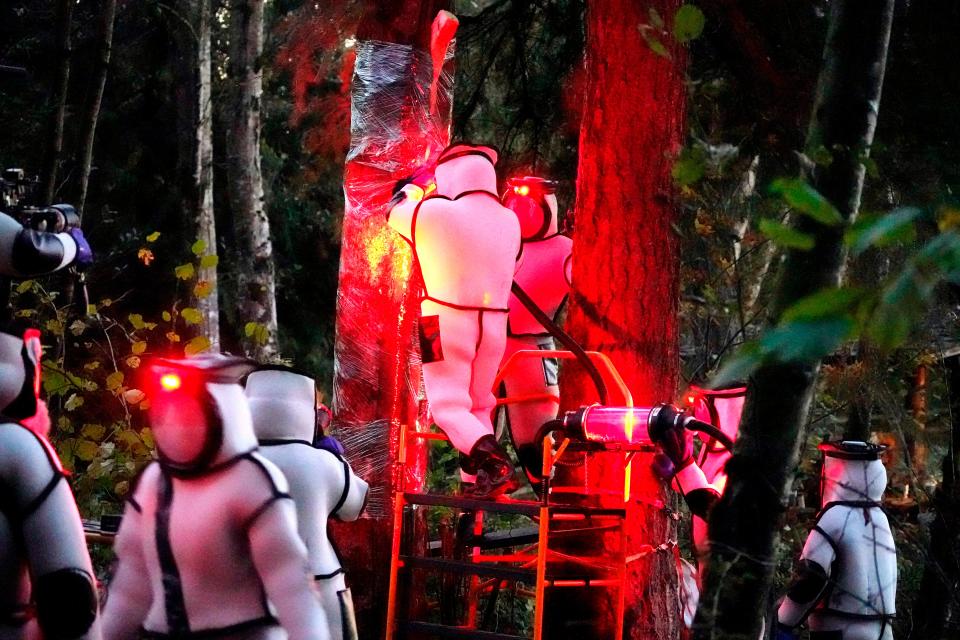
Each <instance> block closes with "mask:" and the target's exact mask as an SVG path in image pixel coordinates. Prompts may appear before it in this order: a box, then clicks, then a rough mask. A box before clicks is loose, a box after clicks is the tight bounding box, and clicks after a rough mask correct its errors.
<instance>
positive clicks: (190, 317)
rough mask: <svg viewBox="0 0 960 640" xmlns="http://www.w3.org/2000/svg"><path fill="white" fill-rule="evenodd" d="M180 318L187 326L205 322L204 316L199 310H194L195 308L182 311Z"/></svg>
mask: <svg viewBox="0 0 960 640" xmlns="http://www.w3.org/2000/svg"><path fill="white" fill-rule="evenodd" d="M180 317H182V318H183V319H184V321H185V322H186V323H187V324H200V323H201V322H203V314H202V313H200V310H199V309H194V308H193V307H187V308H185V309H182V310H181V311H180Z"/></svg>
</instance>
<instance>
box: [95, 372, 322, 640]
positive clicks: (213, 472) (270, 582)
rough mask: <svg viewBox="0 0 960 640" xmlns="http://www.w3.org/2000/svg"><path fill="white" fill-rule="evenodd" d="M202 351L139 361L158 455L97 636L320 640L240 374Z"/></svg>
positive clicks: (143, 480)
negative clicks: (181, 357) (145, 377)
mask: <svg viewBox="0 0 960 640" xmlns="http://www.w3.org/2000/svg"><path fill="white" fill-rule="evenodd" d="M252 368H253V364H252V363H251V362H250V361H248V360H246V359H243V358H236V357H229V356H222V355H219V354H211V355H204V356H200V357H196V358H191V359H187V360H179V361H178V360H156V361H154V362H153V363H152V364H151V365H150V366H149V367H147V375H148V376H149V380H148V384H147V385H146V388H147V389H148V390H149V397H150V402H151V404H150V409H149V412H148V417H149V422H150V426H151V428H152V430H153V435H154V439H155V441H156V444H157V454H158V458H159V460H158V461H157V462H153V463H151V464H150V465H148V466H147V467H146V468H145V469H144V471H143V473H142V474H141V476H140V478H139V481H138V482H137V483H136V487H135V488H134V489H133V490H132V491H131V495H130V498H129V499H128V500H127V506H126V509H125V510H124V515H123V520H122V522H121V525H120V530H119V531H118V533H117V538H116V541H115V544H114V549H115V551H116V555H117V567H116V572H115V574H114V577H113V580H112V581H111V583H110V589H109V592H108V596H107V602H106V606H105V608H104V613H103V630H104V638H105V639H106V640H132V639H133V638H138V637H141V636H145V637H147V638H157V639H164V638H169V639H173V638H176V639H177V640H188V639H189V638H192V637H196V638H209V637H224V638H242V639H244V640H284V639H285V638H288V637H289V639H290V640H304V639H310V640H328V639H329V638H330V637H331V636H330V634H329V632H328V625H327V619H326V616H325V615H324V612H323V609H322V607H321V606H320V604H319V602H318V600H317V595H316V592H315V591H314V589H313V581H312V579H311V576H310V575H309V574H308V572H307V551H306V548H305V547H304V544H303V542H302V541H301V540H300V537H299V536H298V535H297V521H296V510H295V507H294V504H293V501H292V500H291V498H290V494H289V493H288V488H287V482H286V480H285V479H284V477H283V474H282V473H281V472H280V470H279V469H277V467H276V466H275V465H274V464H273V463H271V462H270V461H269V460H267V459H266V458H264V457H263V456H262V455H260V454H259V453H257V440H256V436H254V433H253V425H252V423H251V419H250V409H249V406H248V404H247V400H246V397H245V396H244V393H243V388H242V387H241V386H240V384H239V381H240V379H241V378H242V377H243V376H244V375H246V374H247V373H249V372H250V370H251V369H252Z"/></svg>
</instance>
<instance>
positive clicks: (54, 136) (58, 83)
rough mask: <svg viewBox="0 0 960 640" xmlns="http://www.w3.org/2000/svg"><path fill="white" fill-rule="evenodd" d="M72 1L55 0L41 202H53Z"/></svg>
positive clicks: (64, 110) (64, 105)
mask: <svg viewBox="0 0 960 640" xmlns="http://www.w3.org/2000/svg"><path fill="white" fill-rule="evenodd" d="M73 5H74V2H73V0H58V2H57V35H56V38H57V54H58V57H59V59H60V60H59V62H60V65H59V66H58V67H57V75H56V79H55V81H54V85H53V86H54V91H55V92H56V100H57V102H56V105H55V107H54V109H53V112H52V113H51V114H50V138H49V139H48V142H47V151H46V154H45V157H44V167H43V178H42V179H43V203H44V204H48V203H51V202H53V198H54V196H55V195H56V192H57V173H58V171H59V168H60V152H61V150H62V149H63V127H64V122H65V120H66V117H67V93H68V91H69V89H70V54H71V51H70V30H71V25H72V19H73Z"/></svg>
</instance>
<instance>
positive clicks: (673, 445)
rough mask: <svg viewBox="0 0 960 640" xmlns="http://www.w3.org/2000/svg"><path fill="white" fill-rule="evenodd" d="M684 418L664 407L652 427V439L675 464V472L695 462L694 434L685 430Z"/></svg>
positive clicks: (667, 406) (668, 407)
mask: <svg viewBox="0 0 960 640" xmlns="http://www.w3.org/2000/svg"><path fill="white" fill-rule="evenodd" d="M681 418H682V416H679V415H678V414H677V413H676V411H675V410H672V408H671V407H670V406H669V405H664V407H663V408H662V409H661V411H660V412H659V413H658V414H657V417H656V419H655V420H654V423H653V424H651V425H650V439H651V440H653V441H654V442H655V443H657V444H658V445H660V449H661V450H662V451H663V453H664V454H666V456H667V457H668V458H670V461H671V462H673V464H674V467H675V472H676V471H679V470H680V469H683V468H684V467H685V466H687V465H688V464H690V463H691V462H693V434H692V433H690V431H688V430H687V429H685V428H684V426H683V423H682V419H681Z"/></svg>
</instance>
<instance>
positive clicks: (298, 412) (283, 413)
mask: <svg viewBox="0 0 960 640" xmlns="http://www.w3.org/2000/svg"><path fill="white" fill-rule="evenodd" d="M316 387H317V385H316V382H315V381H314V380H313V378H310V377H307V376H305V375H301V374H299V373H297V372H295V371H293V370H291V369H283V368H279V367H268V368H263V369H258V370H257V371H254V372H253V373H251V374H250V375H249V376H247V383H246V387H245V393H246V396H247V400H248V401H249V402H250V413H251V414H252V415H253V431H254V433H255V434H256V436H257V439H258V440H302V441H304V442H310V443H312V442H313V441H314V437H315V436H316V423H317V414H316V406H317V405H316V402H317V400H316V398H317V391H316Z"/></svg>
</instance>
